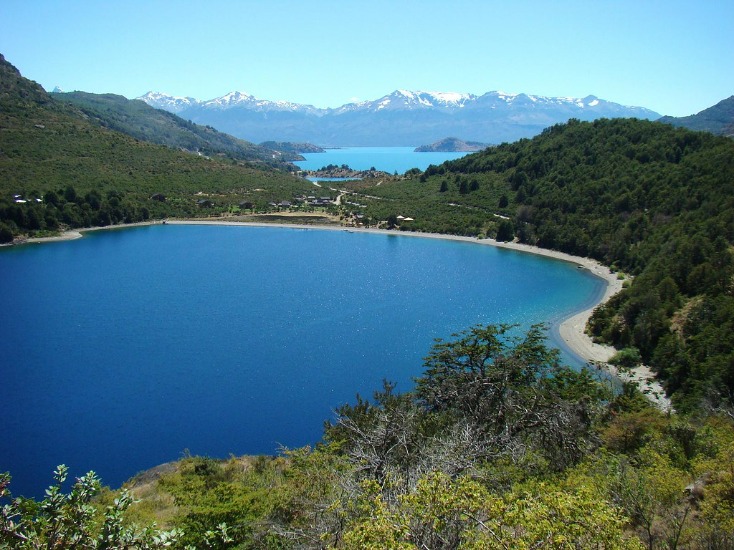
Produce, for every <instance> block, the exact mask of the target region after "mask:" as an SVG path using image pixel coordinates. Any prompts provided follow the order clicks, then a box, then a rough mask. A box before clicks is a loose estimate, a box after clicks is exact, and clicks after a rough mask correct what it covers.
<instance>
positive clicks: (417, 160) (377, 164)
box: [295, 147, 468, 174]
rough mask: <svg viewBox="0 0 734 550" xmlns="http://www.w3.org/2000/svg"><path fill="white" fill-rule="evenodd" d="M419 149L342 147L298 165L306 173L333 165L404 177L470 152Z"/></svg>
mask: <svg viewBox="0 0 734 550" xmlns="http://www.w3.org/2000/svg"><path fill="white" fill-rule="evenodd" d="M414 149H415V147H342V148H341V149H326V151H325V152H323V153H304V154H303V156H304V157H305V158H306V160H302V161H300V162H296V163H295V164H296V165H298V166H300V167H301V168H302V169H303V170H318V169H319V168H322V167H324V166H328V165H329V164H336V165H337V166H341V165H342V164H346V165H348V166H349V167H350V168H352V169H354V170H369V169H370V168H373V167H374V168H377V169H378V170H382V171H383V172H389V173H393V172H397V173H398V174H404V173H405V172H407V171H408V170H410V169H411V168H420V169H421V170H425V169H426V168H428V166H429V165H431V164H436V165H438V164H441V163H443V162H445V161H447V160H454V159H458V158H461V157H463V156H465V155H467V154H468V153H416V152H415V151H414Z"/></svg>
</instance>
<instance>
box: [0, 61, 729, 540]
mask: <svg viewBox="0 0 734 550" xmlns="http://www.w3.org/2000/svg"><path fill="white" fill-rule="evenodd" d="M85 109H86V111H84V110H82V109H81V108H80V106H79V105H72V104H70V103H68V102H60V101H58V100H55V99H53V98H52V97H50V96H49V95H48V94H46V93H45V92H44V91H43V90H42V89H41V88H40V86H38V85H36V84H35V83H32V82H29V81H27V80H25V79H23V78H22V77H21V76H20V74H19V73H18V72H17V70H15V68H14V67H12V66H11V65H9V64H8V63H6V62H5V61H4V59H0V240H5V241H8V240H12V239H13V238H14V237H16V236H18V235H21V234H36V235H42V234H46V233H49V232H54V231H58V230H61V229H65V228H69V227H84V226H104V225H110V224H119V223H129V222H134V221H139V220H146V219H155V218H161V217H165V216H171V215H176V216H191V217H194V216H202V215H207V216H211V215H221V214H224V213H227V214H232V207H233V205H237V204H239V201H247V202H248V203H249V204H251V205H252V206H251V209H252V210H254V209H256V207H257V206H258V205H262V206H263V208H265V207H266V205H267V202H268V201H281V200H287V199H290V198H291V197H293V196H294V195H296V194H299V193H304V192H305V191H307V190H308V189H309V186H310V184H309V183H308V182H305V181H304V180H302V179H299V178H295V177H293V176H291V175H289V174H287V173H285V172H283V171H280V170H274V169H271V168H264V167H263V166H262V164H257V163H252V162H249V161H246V160H242V159H238V158H234V157H232V156H229V157H228V156H227V155H214V156H213V157H212V158H205V157H203V156H200V155H197V154H192V153H188V152H182V151H176V150H173V149H172V148H170V147H165V146H162V145H156V144H151V143H147V142H142V141H140V140H139V139H136V138H134V137H131V136H130V135H127V134H124V133H121V132H118V131H115V130H113V129H112V128H111V125H110V124H101V123H100V120H93V119H95V118H98V117H96V115H93V114H92V112H91V111H90V110H89V108H85ZM733 178H734V142H732V141H731V140H730V139H727V138H723V137H716V136H713V135H710V134H707V133H702V132H693V131H690V130H686V129H682V128H675V127H673V126H671V125H668V124H663V123H653V122H646V121H639V120H621V119H620V120H599V121H595V122H590V123H582V122H578V121H574V120H572V121H569V122H568V123H567V124H561V125H556V126H553V127H551V128H548V129H547V130H546V131H544V132H543V133H542V135H539V136H537V137H536V138H534V139H525V140H520V141H518V142H516V143H511V144H502V145H500V146H496V147H491V148H489V149H487V150H485V151H483V152H480V153H477V154H473V155H469V156H467V157H464V158H463V159H460V160H457V161H453V162H448V163H444V164H442V165H440V166H431V167H429V168H428V169H427V170H426V171H425V172H421V171H420V170H410V171H409V172H406V174H404V175H403V176H402V177H396V178H381V179H380V185H376V183H375V182H373V181H370V180H364V181H361V182H355V183H344V184H343V185H344V189H343V192H345V193H347V192H348V193H353V194H354V195H355V197H356V198H355V200H350V201H345V202H344V206H343V209H344V210H343V213H344V215H345V216H346V215H348V214H349V213H352V212H349V211H350V210H354V209H356V208H358V209H359V210H358V212H359V214H360V219H362V220H363V222H362V223H365V224H373V225H374V224H377V223H378V222H379V223H382V224H383V225H384V224H385V222H388V223H387V225H388V226H389V227H394V228H396V229H397V230H402V231H433V232H440V233H454V234H462V235H471V236H476V237H477V238H488V237H491V238H496V239H498V240H501V241H508V240H518V241H520V242H524V243H528V244H534V245H537V246H541V247H545V248H552V249H557V250H562V251H564V252H569V253H571V254H575V255H581V256H590V257H593V258H596V259H598V260H600V261H602V262H604V263H605V264H607V265H610V266H612V268H613V269H615V270H619V271H621V272H624V273H625V274H626V275H625V276H629V281H630V282H629V283H628V284H627V285H626V288H625V289H624V290H623V291H622V292H621V293H620V294H618V295H617V296H616V297H614V298H613V299H612V300H611V301H610V302H608V303H607V304H605V305H604V306H602V307H600V308H598V309H597V311H596V312H595V314H594V316H593V318H592V320H591V323H590V325H589V327H588V328H589V331H590V333H591V334H592V335H593V336H594V337H595V338H597V339H598V340H600V341H603V342H607V343H610V344H613V345H614V346H616V347H617V348H618V349H619V350H620V354H619V356H620V358H622V359H621V362H622V363H625V364H635V363H639V362H645V363H646V364H648V365H650V366H651V367H652V368H653V369H654V370H655V372H656V374H657V376H658V377H659V378H660V379H661V380H662V381H663V382H664V383H665V384H666V388H667V390H668V392H669V393H670V394H671V395H672V397H673V400H674V404H675V408H676V412H670V413H663V412H661V411H659V410H657V409H655V408H654V407H652V406H651V405H650V403H649V402H648V401H647V400H646V399H645V398H644V397H643V396H642V395H641V394H640V393H639V392H638V391H637V389H636V387H634V386H631V385H623V386H622V388H621V389H620V388H619V387H617V386H616V385H614V384H612V383H611V382H610V380H609V378H607V377H605V376H602V375H601V373H600V372H598V371H597V370H595V369H594V368H593V367H592V368H590V369H584V370H581V371H576V370H572V369H570V368H568V367H565V366H564V365H562V364H561V363H560V362H559V354H558V352H557V351H556V350H552V349H549V348H548V347H547V346H546V343H545V331H546V327H543V326H534V327H532V328H531V329H530V330H528V332H527V333H525V334H518V329H517V327H512V326H504V325H497V326H475V327H471V328H468V329H467V330H466V331H464V332H462V333H460V334H456V335H454V336H453V337H452V339H450V340H447V341H438V342H436V343H435V345H434V346H433V347H432V348H431V349H430V350H427V355H426V358H425V360H424V370H423V374H422V375H421V376H420V377H419V378H418V379H417V380H416V381H415V382H416V383H415V387H414V389H412V390H411V391H409V392H407V393H402V394H401V393H397V392H396V391H395V387H394V386H393V384H391V383H390V382H389V381H385V383H384V385H383V387H382V388H379V389H376V391H375V392H374V394H373V395H372V396H371V397H370V398H365V397H363V396H357V397H356V398H355V401H354V402H353V403H351V404H347V405H342V406H341V407H339V408H338V409H337V410H336V411H335V416H334V418H333V419H331V420H330V421H327V422H326V423H325V425H324V430H323V438H322V440H321V441H320V442H318V443H317V444H315V445H314V446H313V447H306V448H302V449H283V451H282V453H280V455H279V456H276V457H241V458H237V457H231V458H229V459H227V460H215V459H212V458H207V457H191V456H186V457H184V458H183V459H182V460H179V461H177V462H175V463H171V464H168V465H164V466H162V467H161V468H158V469H155V470H154V471H151V472H146V473H143V474H141V475H140V476H137V477H136V478H134V479H132V480H131V481H130V482H129V483H128V484H126V486H125V487H123V488H122V489H121V490H111V489H108V488H103V487H102V486H101V481H100V480H99V479H98V478H97V476H96V475H95V474H94V473H93V472H90V473H89V474H87V475H85V476H82V477H80V478H78V479H77V480H76V481H69V480H67V476H68V468H66V467H65V466H60V467H59V468H58V470H57V471H56V472H55V473H54V474H53V476H54V481H53V483H52V485H51V487H50V488H49V490H48V491H47V492H46V495H45V497H44V498H43V499H41V500H39V501H36V500H33V499H28V498H22V497H18V498H14V497H13V495H12V478H11V476H10V474H0V501H1V502H0V504H2V508H0V548H66V547H74V548H374V549H377V548H434V549H438V548H446V549H448V548H477V549H478V548H526V549H529V548H564V549H566V548H568V549H571V548H599V549H600V548H605V549H627V548H630V549H638V548H648V549H658V548H660V549H662V548H666V549H683V548H691V549H730V548H734V469H733V466H732V465H733V464H734V403H733V397H734V338H732V333H733V330H732V329H734V287H733V286H732V284H733V283H734V278H733V276H734V262H732V242H733V240H734V188H733V187H734V181H733ZM356 204H359V206H355V205H356ZM399 216H402V217H399ZM406 218H410V221H407V220H406ZM401 220H402V221H401ZM457 276H460V274H459V273H458V272H457ZM131 444H134V442H131ZM72 466H73V465H72Z"/></svg>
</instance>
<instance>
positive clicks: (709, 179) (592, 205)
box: [354, 120, 734, 407]
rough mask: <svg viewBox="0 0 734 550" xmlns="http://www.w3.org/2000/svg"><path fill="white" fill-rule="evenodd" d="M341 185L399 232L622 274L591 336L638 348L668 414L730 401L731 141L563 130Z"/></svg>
mask: <svg viewBox="0 0 734 550" xmlns="http://www.w3.org/2000/svg"><path fill="white" fill-rule="evenodd" d="M354 188H355V189H357V190H358V192H359V193H361V194H363V198H362V199H361V200H362V201H363V202H367V203H368V204H367V208H366V209H365V212H366V214H367V215H368V216H369V217H371V218H373V219H387V218H388V217H390V216H393V217H395V216H396V215H403V216H405V217H410V218H413V221H411V222H409V223H403V224H402V227H401V229H403V230H416V231H434V232H442V233H458V234H464V235H477V236H491V237H497V238H498V239H500V240H511V239H513V238H517V239H518V240H519V241H521V242H524V243H528V244H533V245H537V246H540V247H543V248H549V249H556V250H561V251H564V252H568V253H571V254H574V255H579V256H590V257H593V258H596V259H598V260H600V261H602V262H603V263H605V264H607V265H611V266H613V267H615V268H617V269H619V270H622V271H625V272H627V273H630V274H631V275H633V276H634V277H635V278H634V282H633V283H632V284H631V285H630V287H629V288H627V289H626V290H624V291H623V292H622V293H621V294H619V295H618V296H617V297H616V298H614V299H613V300H612V301H611V302H610V303H609V304H608V305H607V306H605V307H603V308H601V309H600V310H599V311H597V313H596V314H595V315H594V317H593V319H592V323H591V330H592V332H593V334H594V335H595V336H596V337H597V338H598V339H600V340H602V341H605V342H608V343H611V344H614V345H615V347H617V348H618V349H622V348H626V347H634V348H637V350H639V353H640V354H641V357H642V360H643V361H645V362H646V363H647V364H649V365H651V366H652V367H653V368H654V369H655V371H656V372H657V374H658V376H660V377H661V378H662V379H663V380H664V381H665V383H666V384H667V388H668V391H669V392H670V393H671V394H673V397H674V398H675V399H676V401H677V405H678V406H679V407H681V406H691V407H693V406H697V405H698V404H700V403H701V401H702V400H704V399H709V400H713V401H714V402H716V401H717V400H719V399H725V400H729V399H731V397H732V396H733V395H734V336H732V334H734V330H732V329H734V294H733V292H734V288H733V287H732V276H733V275H734V264H733V263H732V251H731V245H732V242H734V142H733V141H732V140H730V139H726V138H721V137H715V136H713V135H710V134H708V133H697V132H692V131H689V130H685V129H680V128H673V127H672V126H669V125H665V124H660V123H654V122H647V121H640V120H599V121H596V122H593V123H581V122H577V121H570V122H569V123H568V124H564V125H558V126H554V127H552V128H549V129H548V130H546V131H545V132H543V134H542V135H540V136H538V137H536V138H534V139H532V140H521V141H519V142H516V143H512V144H503V145H500V146H497V147H492V148H490V149H488V150H486V151H484V152H480V153H477V154H474V155H469V156H466V157H464V158H462V159H460V160H457V161H453V162H448V163H445V164H443V165H441V166H431V167H429V168H428V169H427V170H426V172H425V173H424V174H422V175H421V177H420V178H418V179H412V180H407V181H402V182H394V183H386V184H383V185H381V186H380V187H374V188H359V186H358V185H355V186H354ZM367 197H376V198H375V199H368V198H367Z"/></svg>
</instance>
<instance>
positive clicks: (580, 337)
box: [23, 219, 671, 410]
mask: <svg viewBox="0 0 734 550" xmlns="http://www.w3.org/2000/svg"><path fill="white" fill-rule="evenodd" d="M161 223H164V222H159V221H156V222H143V223H137V224H130V225H118V226H111V227H99V228H90V229H82V230H79V231H69V232H65V233H63V234H61V235H59V236H58V237H44V238H35V239H27V241H23V242H28V243H40V242H53V241H63V240H71V239H78V238H80V237H82V236H83V233H85V232H87V231H97V230H110V229H124V228H128V227H135V226H145V225H154V224H161ZM165 223H167V224H170V225H232V226H250V227H285V228H292V229H293V228H295V229H318V230H325V231H349V232H352V233H373V234H387V235H400V236H404V237H415V238H424V239H426V238H427V239H443V240H452V241H462V242H470V243H474V244H478V245H482V246H495V247H498V248H505V249H507V250H515V251H518V252H525V253H528V254H536V255H539V256H545V257H549V258H555V259H558V260H562V261H566V262H569V263H572V264H575V265H576V266H578V267H580V268H583V269H586V270H588V271H589V272H590V273H592V274H593V275H594V276H596V277H598V278H600V279H602V280H603V281H604V283H605V291H604V293H603V295H602V297H601V300H600V301H599V303H597V304H594V305H593V306H591V307H590V308H588V309H586V310H584V311H580V312H578V313H576V314H574V315H573V316H571V317H569V318H568V319H565V320H563V321H561V323H560V325H559V333H560V335H561V338H563V341H564V342H565V343H566V345H568V347H569V349H571V351H572V352H573V353H575V354H576V355H578V356H579V357H580V358H581V359H583V360H584V361H586V362H588V363H594V364H600V365H601V366H602V367H603V368H606V369H607V370H608V371H609V372H610V373H611V374H613V375H614V376H616V377H618V378H620V379H621V380H623V381H630V382H633V383H635V384H636V385H637V386H638V387H639V389H640V391H642V392H643V394H644V395H645V396H646V397H647V398H648V399H649V400H650V401H652V402H653V403H654V404H655V405H656V406H658V407H659V408H661V409H663V410H670V409H671V404H670V400H669V399H668V398H667V397H666V396H665V391H664V390H663V387H662V386H661V385H660V383H658V382H657V381H656V380H655V377H654V374H653V373H652V372H651V371H650V369H648V368H647V367H645V366H640V367H637V368H635V369H632V370H631V371H630V372H618V370H617V369H616V368H615V367H614V366H613V365H609V364H608V363H607V361H609V359H610V358H611V357H612V356H613V355H614V354H615V353H616V350H615V349H614V348H612V347H610V346H604V345H600V344H596V343H594V342H593V341H592V340H591V338H590V337H589V336H588V335H587V334H586V332H585V328H586V324H587V322H588V321H589V318H590V317H591V314H592V313H593V311H594V308H596V307H597V306H598V305H599V304H602V303H605V302H606V301H607V300H609V299H610V298H611V297H612V296H614V295H615V294H616V293H617V292H619V291H620V290H622V282H623V281H622V280H621V279H619V278H618V277H617V275H616V274H615V273H612V272H611V271H610V270H609V268H608V267H606V266H604V265H602V264H600V263H599V262H597V261H596V260H592V259H589V258H582V257H579V256H572V255H570V254H566V253H563V252H558V251H555V250H547V249H544V248H539V247H537V246H530V245H526V244H520V243H515V242H498V241H496V240H494V239H477V238H475V237H463V236H459V235H443V234H438V233H418V232H409V231H406V232H403V231H395V230H387V229H369V228H357V227H343V226H340V225H323V224H314V225H307V224H292V223H273V222H262V223H258V222H250V221H247V222H242V221H227V220H223V219H208V220H167V221H166V222H165Z"/></svg>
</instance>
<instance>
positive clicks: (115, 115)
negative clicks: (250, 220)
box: [51, 92, 302, 170]
mask: <svg viewBox="0 0 734 550" xmlns="http://www.w3.org/2000/svg"><path fill="white" fill-rule="evenodd" d="M51 97H52V98H53V99H56V100H59V101H63V102H67V103H71V104H72V105H75V106H77V107H78V108H79V109H80V110H81V111H82V112H83V113H84V114H86V115H87V116H89V119H90V120H91V121H92V122H96V123H98V124H99V125H101V126H103V127H106V128H110V129H112V130H117V131H118V132H122V133H123V134H127V135H129V136H132V137H134V138H137V139H139V140H141V141H148V142H150V143H157V144H159V145H166V146H167V147H172V148H174V149H183V150H186V151H189V152H197V153H200V154H202V155H206V156H222V157H228V158H232V159H235V160H245V161H251V162H255V163H262V164H264V165H266V166H269V167H274V168H281V169H286V170H288V169H289V168H293V167H292V165H290V164H288V162H289V161H292V160H301V159H302V158H301V157H300V156H298V155H293V154H283V153H281V152H279V151H276V150H275V149H269V148H266V147H262V146H260V145H255V144H254V143H250V142H248V141H244V140H241V139H237V138H235V137H232V136H230V135H228V134H224V133H222V132H218V131H217V130H215V129H214V128H212V127H211V126H200V125H198V124H194V123H192V122H190V121H186V120H184V119H182V118H181V117H179V116H176V115H175V114H173V113H169V112H167V111H163V110H160V109H154V108H153V107H151V106H150V105H148V104H147V103H145V102H143V101H138V100H129V99H127V98H125V97H123V96H120V95H115V94H90V93H86V92H69V93H53V94H51Z"/></svg>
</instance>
